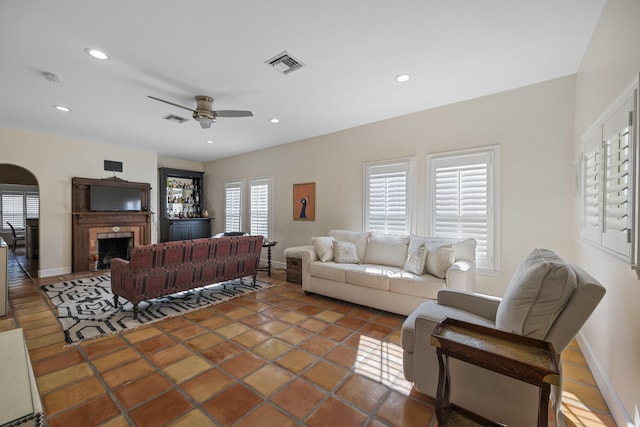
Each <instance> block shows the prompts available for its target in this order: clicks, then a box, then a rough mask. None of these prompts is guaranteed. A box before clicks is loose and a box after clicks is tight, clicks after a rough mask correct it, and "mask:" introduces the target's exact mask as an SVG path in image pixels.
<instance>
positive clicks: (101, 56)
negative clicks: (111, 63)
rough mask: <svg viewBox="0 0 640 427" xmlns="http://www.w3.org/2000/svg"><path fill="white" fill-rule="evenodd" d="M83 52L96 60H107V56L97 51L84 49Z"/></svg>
mask: <svg viewBox="0 0 640 427" xmlns="http://www.w3.org/2000/svg"><path fill="white" fill-rule="evenodd" d="M84 51H85V52H86V53H87V54H89V55H91V56H92V57H94V58H96V59H101V60H103V61H105V60H107V59H109V55H107V54H106V53H104V52H103V51H101V50H98V49H91V48H86V49H85V50H84Z"/></svg>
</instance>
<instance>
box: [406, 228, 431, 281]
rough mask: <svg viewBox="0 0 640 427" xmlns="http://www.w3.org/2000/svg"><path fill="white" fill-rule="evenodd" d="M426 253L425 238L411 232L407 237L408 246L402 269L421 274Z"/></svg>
mask: <svg viewBox="0 0 640 427" xmlns="http://www.w3.org/2000/svg"><path fill="white" fill-rule="evenodd" d="M428 253H429V252H428V250H427V238H425V237H419V236H414V235H413V234H412V235H411V236H410V237H409V248H408V249H407V259H406V261H405V262H404V270H405V271H408V272H409V273H413V274H417V275H421V274H423V273H424V268H425V263H426V261H427V254H428Z"/></svg>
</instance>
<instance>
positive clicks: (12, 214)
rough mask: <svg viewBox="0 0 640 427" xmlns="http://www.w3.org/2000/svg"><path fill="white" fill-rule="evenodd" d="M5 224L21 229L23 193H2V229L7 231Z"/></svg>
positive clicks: (22, 226) (22, 222)
mask: <svg viewBox="0 0 640 427" xmlns="http://www.w3.org/2000/svg"><path fill="white" fill-rule="evenodd" d="M7 222H10V223H11V225H13V227H14V228H16V229H23V228H24V226H25V223H24V195H23V193H2V229H3V230H9V226H8V225H7Z"/></svg>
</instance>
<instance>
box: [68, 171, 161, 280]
mask: <svg viewBox="0 0 640 427" xmlns="http://www.w3.org/2000/svg"><path fill="white" fill-rule="evenodd" d="M92 185H100V186H110V187H121V188H137V189H140V198H141V209H142V210H141V211H140V212H124V211H115V212H111V211H97V212H96V211H91V209H90V205H89V200H90V188H91V186H92ZM150 193H151V185H150V184H147V183H143V182H130V181H125V180H122V179H119V178H116V177H114V178H106V179H90V178H73V179H72V197H73V199H72V209H73V210H72V215H71V216H72V224H73V225H72V239H73V241H72V263H73V265H72V269H73V272H74V273H75V272H81V271H89V270H91V269H93V266H94V261H93V260H94V259H95V257H96V256H97V254H98V239H100V238H101V236H113V235H127V236H131V237H133V245H134V247H135V246H137V245H146V244H149V243H151V215H152V214H153V212H151V210H150V209H149V205H150Z"/></svg>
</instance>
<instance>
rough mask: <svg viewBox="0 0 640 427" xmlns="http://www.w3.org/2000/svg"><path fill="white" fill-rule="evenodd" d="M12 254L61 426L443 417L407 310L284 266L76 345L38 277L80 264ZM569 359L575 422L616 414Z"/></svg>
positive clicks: (33, 353)
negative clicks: (394, 310)
mask: <svg viewBox="0 0 640 427" xmlns="http://www.w3.org/2000/svg"><path fill="white" fill-rule="evenodd" d="M10 257H11V256H10ZM10 261H11V262H10V273H9V274H10V287H9V294H10V304H11V312H10V315H9V316H6V317H0V331H2V330H9V329H13V328H16V327H21V328H24V331H25V335H26V337H27V342H28V347H29V351H30V357H31V361H32V363H33V367H34V371H35V374H36V377H37V382H38V387H39V391H40V394H41V396H42V401H43V405H44V408H45V412H46V416H47V421H48V424H49V425H50V426H52V427H58V426H65V427H67V426H83V427H86V426H94V425H96V426H97V425H100V426H110V427H115V426H127V425H135V426H145V427H146V426H237V427H240V426H242V427H245V426H251V427H254V426H265V427H266V426H277V427H282V426H300V425H307V426H332V427H339V426H349V427H351V426H429V425H431V426H433V425H437V422H436V421H435V416H434V401H433V400H432V399H430V398H428V397H426V396H424V395H421V394H419V393H417V392H415V391H414V390H412V387H411V384H410V383H407V382H406V381H405V380H404V378H403V376H402V366H401V363H402V357H401V348H400V328H401V325H402V321H403V317H402V316H397V315H393V314H389V313H384V312H379V311H376V310H370V309H366V308H363V307H359V306H355V305H351V304H348V303H343V302H340V301H335V300H331V299H327V298H323V297H319V296H307V295H305V294H304V293H303V292H302V291H301V288H300V285H297V284H292V283H287V282H286V281H285V280H284V277H285V274H284V272H283V271H275V273H273V275H272V277H271V278H268V277H265V276H264V275H261V279H263V280H267V281H271V282H272V283H274V284H275V286H274V287H272V288H269V289H267V290H265V291H262V292H259V293H254V294H251V295H247V296H243V297H241V298H237V299H234V300H232V301H229V302H226V303H222V304H220V305H216V306H212V307H209V308H205V309H202V310H199V311H197V312H193V313H190V314H187V315H185V316H182V317H175V318H172V319H168V320H164V321H161V322H157V323H154V324H152V325H148V326H144V327H140V328H137V329H134V330H131V331H129V332H127V333H124V334H121V335H111V336H108V337H104V338H100V339H97V340H92V341H85V342H83V343H81V344H80V345H78V346H77V347H73V346H66V345H65V342H64V336H63V333H62V329H61V327H60V326H59V324H58V322H57V320H56V317H55V314H54V312H53V311H52V308H51V307H50V306H49V303H48V299H47V298H46V297H45V296H43V294H42V293H41V292H40V290H39V286H38V285H42V284H45V283H54V282H59V281H63V280H68V279H70V278H72V276H71V275H65V276H58V277H53V278H47V279H42V280H39V281H38V283H37V284H36V283H34V282H33V281H32V280H31V279H29V277H28V276H26V275H25V274H24V273H23V272H22V270H21V269H20V267H19V266H18V264H17V263H16V262H15V259H12V260H10ZM381 357H382V358H383V359H385V366H384V370H383V369H378V370H376V363H377V364H378V365H380V360H381ZM562 359H563V364H564V372H565V373H566V374H567V376H566V379H565V393H564V396H563V404H564V413H565V416H566V423H567V425H568V426H598V425H607V426H614V425H615V423H614V422H613V420H612V418H611V416H610V415H609V411H608V408H607V406H606V404H605V403H604V401H603V399H602V396H601V395H600V393H599V391H598V388H597V387H596V385H595V382H594V380H593V377H592V376H591V373H590V371H589V369H588V367H587V366H586V362H585V360H584V358H583V356H582V354H581V352H580V349H579V348H578V346H577V344H575V343H574V344H573V345H571V346H570V348H568V349H567V350H566V351H565V352H564V353H563V357H562ZM363 364H366V365H367V366H366V368H367V369H359V368H362V366H363ZM357 368H358V369H357ZM550 425H556V424H555V421H554V420H553V419H551V423H550Z"/></svg>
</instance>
